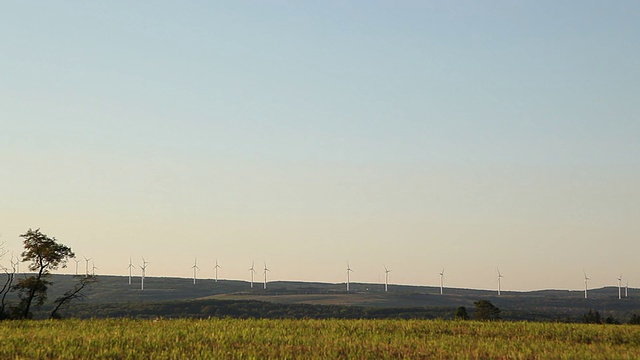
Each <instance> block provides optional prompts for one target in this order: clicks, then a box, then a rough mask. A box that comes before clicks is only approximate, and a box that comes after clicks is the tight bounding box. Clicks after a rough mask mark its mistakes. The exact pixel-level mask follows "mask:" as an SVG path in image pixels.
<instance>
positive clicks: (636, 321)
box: [627, 314, 640, 325]
mask: <svg viewBox="0 0 640 360" xmlns="http://www.w3.org/2000/svg"><path fill="white" fill-rule="evenodd" d="M627 324H631V325H640V315H638V314H631V317H630V318H629V321H628V322H627Z"/></svg>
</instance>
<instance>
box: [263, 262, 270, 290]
mask: <svg viewBox="0 0 640 360" xmlns="http://www.w3.org/2000/svg"><path fill="white" fill-rule="evenodd" d="M267 271H270V270H269V269H268V268H267V262H266V261H265V262H264V289H265V290H266V289H267Z"/></svg>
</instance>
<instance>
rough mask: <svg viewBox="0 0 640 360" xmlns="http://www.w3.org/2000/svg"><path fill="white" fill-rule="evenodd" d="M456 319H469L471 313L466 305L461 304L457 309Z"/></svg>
mask: <svg viewBox="0 0 640 360" xmlns="http://www.w3.org/2000/svg"><path fill="white" fill-rule="evenodd" d="M455 319H456V320H469V314H468V313H467V308H466V307H464V306H460V307H459V308H458V309H457V310H456V314H455Z"/></svg>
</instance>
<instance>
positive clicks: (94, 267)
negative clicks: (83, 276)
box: [91, 261, 100, 277]
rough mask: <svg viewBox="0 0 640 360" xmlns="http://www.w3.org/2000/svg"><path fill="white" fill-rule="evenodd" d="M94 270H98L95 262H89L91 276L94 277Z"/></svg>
mask: <svg viewBox="0 0 640 360" xmlns="http://www.w3.org/2000/svg"><path fill="white" fill-rule="evenodd" d="M96 270H100V269H98V268H97V267H96V263H95V262H93V261H92V262H91V276H93V277H95V276H96Z"/></svg>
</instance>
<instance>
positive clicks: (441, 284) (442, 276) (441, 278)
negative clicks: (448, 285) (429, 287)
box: [440, 268, 444, 295]
mask: <svg viewBox="0 0 640 360" xmlns="http://www.w3.org/2000/svg"><path fill="white" fill-rule="evenodd" d="M443 288H444V268H442V271H441V272H440V295H442V290H443Z"/></svg>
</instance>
